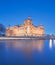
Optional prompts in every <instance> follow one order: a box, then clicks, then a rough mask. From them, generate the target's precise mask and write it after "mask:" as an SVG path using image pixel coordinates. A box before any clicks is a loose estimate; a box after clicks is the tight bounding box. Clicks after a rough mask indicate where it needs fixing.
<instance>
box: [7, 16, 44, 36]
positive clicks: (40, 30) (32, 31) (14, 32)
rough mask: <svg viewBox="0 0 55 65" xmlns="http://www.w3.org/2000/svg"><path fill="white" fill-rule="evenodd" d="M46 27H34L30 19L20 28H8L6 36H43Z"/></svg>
mask: <svg viewBox="0 0 55 65" xmlns="http://www.w3.org/2000/svg"><path fill="white" fill-rule="evenodd" d="M43 35H44V27H43V26H42V25H39V26H34V25H33V24H32V20H31V19H30V17H28V19H27V20H25V21H24V24H22V25H20V26H18V25H17V26H12V27H7V29H6V36H43Z"/></svg>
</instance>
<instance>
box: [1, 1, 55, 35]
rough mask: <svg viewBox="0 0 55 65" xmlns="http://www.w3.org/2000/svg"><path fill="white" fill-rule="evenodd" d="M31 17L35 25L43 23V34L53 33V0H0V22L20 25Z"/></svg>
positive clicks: (54, 19)
mask: <svg viewBox="0 0 55 65" xmlns="http://www.w3.org/2000/svg"><path fill="white" fill-rule="evenodd" d="M28 16H30V17H31V19H32V22H33V24H34V25H35V26H38V25H41V24H42V25H43V26H44V29H45V34H55V1H54V0H0V24H3V25H4V26H5V27H8V26H9V25H10V26H14V25H20V24H23V23H24V20H25V19H27V18H28Z"/></svg>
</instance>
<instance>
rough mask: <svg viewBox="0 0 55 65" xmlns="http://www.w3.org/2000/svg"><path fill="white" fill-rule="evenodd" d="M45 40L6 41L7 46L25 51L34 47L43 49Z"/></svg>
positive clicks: (39, 49)
mask: <svg viewBox="0 0 55 65" xmlns="http://www.w3.org/2000/svg"><path fill="white" fill-rule="evenodd" d="M43 43H44V40H10V41H6V48H8V49H9V48H10V47H12V48H15V49H16V50H18V49H21V50H24V51H32V50H34V49H36V50H38V51H42V49H43Z"/></svg>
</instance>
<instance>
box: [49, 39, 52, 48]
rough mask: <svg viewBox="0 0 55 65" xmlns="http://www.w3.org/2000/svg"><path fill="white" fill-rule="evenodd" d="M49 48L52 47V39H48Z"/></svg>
mask: <svg viewBox="0 0 55 65" xmlns="http://www.w3.org/2000/svg"><path fill="white" fill-rule="evenodd" d="M49 48H52V39H50V40H49Z"/></svg>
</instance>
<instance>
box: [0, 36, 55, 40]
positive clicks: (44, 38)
mask: <svg viewBox="0 0 55 65" xmlns="http://www.w3.org/2000/svg"><path fill="white" fill-rule="evenodd" d="M19 39H20V40H22V39H23V40H26V39H36V40H49V39H55V37H48V36H43V37H41V36H40V37H35V36H19V37H0V40H19Z"/></svg>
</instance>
